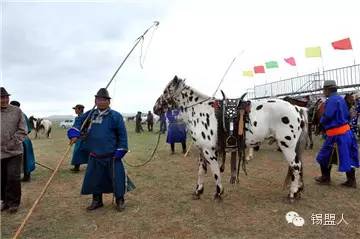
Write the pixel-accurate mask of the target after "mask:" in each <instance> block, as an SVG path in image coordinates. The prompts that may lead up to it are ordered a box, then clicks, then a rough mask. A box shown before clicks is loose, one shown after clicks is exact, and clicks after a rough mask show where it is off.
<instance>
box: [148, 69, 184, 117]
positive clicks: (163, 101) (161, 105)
mask: <svg viewBox="0 0 360 239" xmlns="http://www.w3.org/2000/svg"><path fill="white" fill-rule="evenodd" d="M185 87H186V85H185V80H182V79H180V78H178V77H177V76H175V77H174V79H172V80H171V81H170V82H169V83H168V84H167V86H166V87H165V90H164V92H163V94H162V95H160V97H159V98H158V99H157V100H156V103H155V105H154V108H153V111H154V113H155V114H157V115H160V114H161V113H163V112H165V109H167V108H169V107H177V103H178V100H177V98H178V97H179V96H180V94H181V91H182V90H183V89H184V88H185Z"/></svg>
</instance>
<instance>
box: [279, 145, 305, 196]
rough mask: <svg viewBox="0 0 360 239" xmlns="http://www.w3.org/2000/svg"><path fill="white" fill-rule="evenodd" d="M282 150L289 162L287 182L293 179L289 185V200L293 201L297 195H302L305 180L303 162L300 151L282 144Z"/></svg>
mask: <svg viewBox="0 0 360 239" xmlns="http://www.w3.org/2000/svg"><path fill="white" fill-rule="evenodd" d="M280 148H281V149H282V152H283V154H284V156H285V158H286V160H287V161H288V163H289V171H288V176H287V179H289V180H285V182H287V181H289V182H290V181H291V182H290V184H289V185H288V186H289V195H288V196H289V200H290V202H293V201H294V200H295V198H296V197H300V192H301V191H302V190H303V186H304V184H303V180H302V176H303V175H302V163H301V160H300V155H299V153H297V152H295V147H294V148H289V147H285V146H284V145H280Z"/></svg>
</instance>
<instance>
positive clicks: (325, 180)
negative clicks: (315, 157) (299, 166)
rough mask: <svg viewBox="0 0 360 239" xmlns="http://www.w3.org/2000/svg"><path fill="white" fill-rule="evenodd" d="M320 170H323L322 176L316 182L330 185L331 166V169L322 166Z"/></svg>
mask: <svg viewBox="0 0 360 239" xmlns="http://www.w3.org/2000/svg"><path fill="white" fill-rule="evenodd" d="M320 169H321V176H320V177H316V178H315V181H316V182H317V183H319V184H321V185H329V184H330V181H331V180H330V179H331V178H330V172H331V166H330V167H326V166H320Z"/></svg>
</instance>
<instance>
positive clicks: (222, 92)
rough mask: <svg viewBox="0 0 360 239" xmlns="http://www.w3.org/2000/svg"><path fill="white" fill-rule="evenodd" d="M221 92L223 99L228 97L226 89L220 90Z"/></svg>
mask: <svg viewBox="0 0 360 239" xmlns="http://www.w3.org/2000/svg"><path fill="white" fill-rule="evenodd" d="M220 92H221V94H222V97H223V100H225V99H226V96H225V93H224V91H223V90H220Z"/></svg>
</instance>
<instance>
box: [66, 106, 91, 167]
mask: <svg viewBox="0 0 360 239" xmlns="http://www.w3.org/2000/svg"><path fill="white" fill-rule="evenodd" d="M84 108H85V107H84V106H83V105H80V104H78V105H75V106H74V107H73V110H75V114H77V117H76V118H75V121H74V124H76V121H77V120H79V118H80V117H81V116H82V115H83V114H84ZM88 160H89V152H87V151H86V149H85V148H84V145H83V140H82V139H81V138H79V139H78V140H77V141H76V143H75V146H74V151H73V155H72V159H71V165H74V167H73V168H72V169H70V171H72V172H74V173H77V172H79V171H80V165H81V164H87V163H88Z"/></svg>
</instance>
